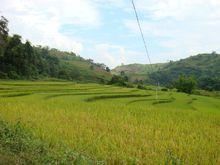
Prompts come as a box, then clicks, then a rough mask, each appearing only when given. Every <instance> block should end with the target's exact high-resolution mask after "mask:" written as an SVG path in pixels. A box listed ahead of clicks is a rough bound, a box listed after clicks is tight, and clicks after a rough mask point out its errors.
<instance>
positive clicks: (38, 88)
mask: <svg viewBox="0 0 220 165" xmlns="http://www.w3.org/2000/svg"><path fill="white" fill-rule="evenodd" d="M0 116H1V118H2V119H3V120H4V121H6V122H8V123H10V124H9V125H11V126H13V125H16V122H17V121H18V120H19V121H20V122H21V123H22V125H24V129H25V130H28V131H29V132H31V136H33V137H34V138H36V139H40V141H42V143H45V144H48V145H49V146H53V147H48V148H46V149H48V150H49V151H50V152H49V151H48V152H46V153H51V152H52V153H57V152H58V154H59V151H60V152H63V150H62V149H60V150H59V148H60V147H59V146H60V145H61V144H62V145H65V146H67V147H68V148H69V149H70V150H71V151H74V153H77V154H78V155H83V156H84V157H86V158H89V159H90V160H93V161H92V162H93V163H94V162H98V161H101V162H104V163H106V164H132V163H135V164H144V163H145V164H220V148H219V145H220V140H219V139H220V99H219V98H214V97H207V96H199V95H187V94H182V93H176V92H159V100H158V101H156V100H155V91H153V90H137V89H128V88H121V87H116V86H107V85H98V84H77V83H72V82H25V81H1V82H0ZM1 131H2V130H1ZM1 143H3V144H4V140H3V142H2V140H1ZM3 144H1V145H3ZM22 145H23V144H21V146H22ZM9 149H10V147H9ZM9 149H7V147H4V148H2V150H3V152H2V153H3V154H0V155H1V156H0V160H1V159H6V160H7V159H9V160H10V161H12V162H14V161H16V160H20V159H22V158H23V157H21V155H20V154H19V153H20V152H18V154H16V153H14V154H13V156H11V150H9ZM6 151H7V152H6ZM9 151H10V153H8V152H9ZM27 151H29V150H27ZM25 152H26V151H25ZM33 152H34V151H33ZM30 153H32V152H30ZM49 155H50V154H49ZM55 155H56V154H55ZM61 155H62V154H61ZM61 157H62V156H61ZM61 157H60V158H61ZM13 159H14V160H13ZM35 159H37V158H35V157H34V160H35ZM24 161H25V159H24ZM87 163H88V162H87Z"/></svg>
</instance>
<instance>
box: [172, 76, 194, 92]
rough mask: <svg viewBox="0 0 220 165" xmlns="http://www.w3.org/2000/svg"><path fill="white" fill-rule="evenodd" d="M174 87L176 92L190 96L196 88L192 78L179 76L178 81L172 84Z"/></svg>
mask: <svg viewBox="0 0 220 165" xmlns="http://www.w3.org/2000/svg"><path fill="white" fill-rule="evenodd" d="M174 86H175V88H176V89H177V91H178V92H184V93H188V94H191V93H192V92H193V91H194V89H195V86H196V80H195V79H194V78H193V77H188V78H187V77H186V76H184V75H180V77H179V79H178V80H176V81H175V82H174Z"/></svg>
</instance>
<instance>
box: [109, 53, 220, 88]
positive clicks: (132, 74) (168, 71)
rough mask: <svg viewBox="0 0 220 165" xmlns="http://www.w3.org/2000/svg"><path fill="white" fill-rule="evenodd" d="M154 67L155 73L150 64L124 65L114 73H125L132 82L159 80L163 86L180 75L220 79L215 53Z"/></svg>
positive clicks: (219, 59)
mask: <svg viewBox="0 0 220 165" xmlns="http://www.w3.org/2000/svg"><path fill="white" fill-rule="evenodd" d="M152 66H153V71H151V70H150V66H149V64H146V65H145V64H130V65H123V66H118V67H116V68H115V69H113V71H112V72H113V73H114V74H120V72H122V71H123V72H125V74H126V75H127V76H128V77H129V79H130V80H131V81H134V80H135V79H141V80H143V81H145V82H146V83H153V82H155V81H156V80H158V81H160V83H161V84H163V85H167V84H169V83H170V82H171V81H173V80H174V79H176V78H178V76H179V75H180V74H184V75H186V76H194V77H195V78H196V79H197V80H200V79H203V78H216V79H220V54H217V53H215V52H213V53H210V54H209V53H204V54H198V55H196V56H191V57H188V58H186V59H181V60H179V61H170V62H169V63H162V64H153V65H152ZM144 70H145V71H144Z"/></svg>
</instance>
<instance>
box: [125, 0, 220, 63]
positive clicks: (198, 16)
mask: <svg viewBox="0 0 220 165" xmlns="http://www.w3.org/2000/svg"><path fill="white" fill-rule="evenodd" d="M136 4H137V8H138V11H139V15H140V16H141V24H142V27H143V30H144V35H145V36H146V38H147V39H148V38H153V39H154V40H155V41H156V42H157V46H158V50H156V49H155V47H154V49H155V50H154V52H153V54H159V55H160V56H167V57H170V58H171V59H179V58H184V57H186V56H189V55H192V54H197V53H202V52H210V51H220V45H219V43H220V38H219V37H218V36H220V30H219V29H220V10H219V8H220V1H219V0H151V1H150V0H136ZM124 25H125V27H127V28H128V29H130V32H131V33H132V34H135V35H137V36H138V37H139V29H138V26H137V22H136V20H135V19H133V20H131V19H130V20H125V21H124ZM149 42H151V41H149ZM160 49H162V50H160ZM164 50H165V51H164ZM168 54H170V55H168ZM160 59H163V57H161V58H160ZM160 59H159V58H158V59H155V60H156V62H157V61H158V62H160Z"/></svg>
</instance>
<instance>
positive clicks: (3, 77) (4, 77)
mask: <svg viewBox="0 0 220 165" xmlns="http://www.w3.org/2000/svg"><path fill="white" fill-rule="evenodd" d="M0 78H1V79H7V78H8V75H7V73H4V72H1V71H0Z"/></svg>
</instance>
